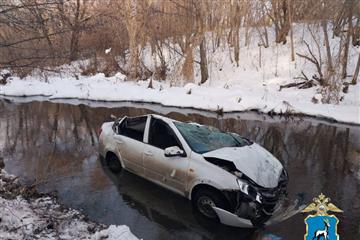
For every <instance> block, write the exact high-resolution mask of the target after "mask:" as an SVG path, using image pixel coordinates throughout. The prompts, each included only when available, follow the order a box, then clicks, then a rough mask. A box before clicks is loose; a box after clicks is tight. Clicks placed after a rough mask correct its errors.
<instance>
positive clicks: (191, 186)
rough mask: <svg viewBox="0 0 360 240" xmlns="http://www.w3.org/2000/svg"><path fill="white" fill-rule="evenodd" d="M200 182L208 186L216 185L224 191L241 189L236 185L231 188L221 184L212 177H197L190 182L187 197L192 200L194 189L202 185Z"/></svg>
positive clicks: (215, 186)
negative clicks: (211, 178)
mask: <svg viewBox="0 0 360 240" xmlns="http://www.w3.org/2000/svg"><path fill="white" fill-rule="evenodd" d="M234 182H235V183H236V181H235V180H234ZM200 184H204V185H208V186H211V187H214V188H216V189H218V190H219V191H224V190H239V187H236V186H235V185H234V187H233V188H229V186H226V187H225V186H221V185H220V184H219V183H217V182H214V181H212V180H210V179H195V180H193V181H192V182H190V183H189V188H188V189H189V193H188V195H187V198H188V199H189V200H191V196H192V193H193V190H194V188H195V187H196V186H197V185H200Z"/></svg>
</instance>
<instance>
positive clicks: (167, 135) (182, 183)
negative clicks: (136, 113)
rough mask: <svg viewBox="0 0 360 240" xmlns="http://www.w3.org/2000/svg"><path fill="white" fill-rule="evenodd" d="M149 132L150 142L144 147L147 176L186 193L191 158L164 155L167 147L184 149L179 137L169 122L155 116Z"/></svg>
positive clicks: (151, 119) (148, 140) (174, 189)
mask: <svg viewBox="0 0 360 240" xmlns="http://www.w3.org/2000/svg"><path fill="white" fill-rule="evenodd" d="M148 133H149V135H148V139H147V143H148V144H145V147H144V168H145V176H146V177H147V178H150V179H151V180H153V181H156V182H158V183H159V184H160V185H162V186H164V187H167V188H169V189H171V190H173V191H175V192H178V193H180V194H182V195H184V192H185V187H186V177H187V171H188V166H189V158H188V157H181V156H173V157H166V156H165V155H164V153H165V151H164V150H165V148H167V147H173V146H178V147H179V148H180V149H183V147H182V145H181V143H180V141H179V139H178V138H177V136H176V134H175V133H174V131H173V130H172V129H171V128H170V126H169V125H168V124H167V123H165V122H164V121H163V120H161V119H157V118H154V117H150V124H149V129H148ZM183 150H184V149H183Z"/></svg>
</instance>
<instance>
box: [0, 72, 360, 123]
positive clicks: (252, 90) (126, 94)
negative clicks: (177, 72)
mask: <svg viewBox="0 0 360 240" xmlns="http://www.w3.org/2000/svg"><path fill="white" fill-rule="evenodd" d="M123 79H124V76H122V75H120V74H118V75H116V76H114V77H110V78H106V77H105V76H104V75H103V74H97V75H95V76H91V77H83V78H80V80H75V79H72V78H60V77H54V78H51V79H49V80H48V82H44V81H41V80H39V79H33V78H27V79H23V80H22V79H18V78H13V79H12V80H10V83H8V84H7V85H5V86H0V94H1V95H8V96H37V95H43V96H47V97H48V98H49V99H63V98H74V99H86V100H100V101H140V102H152V103H160V104H162V105H164V106H175V107H192V108H197V109H204V110H212V111H216V110H219V109H222V110H223V111H224V112H232V111H247V110H258V111H260V112H264V113H269V112H274V113H292V114H294V113H299V114H306V115H312V116H321V117H326V118H331V119H335V120H337V121H340V122H347V123H355V124H360V95H359V93H360V84H358V85H356V86H353V85H350V87H349V92H348V93H347V94H345V95H344V100H343V101H342V102H340V104H338V105H333V104H322V103H321V102H320V101H319V103H317V104H315V103H313V102H312V101H311V100H312V98H313V97H314V96H315V98H316V97H318V95H319V94H318V93H317V92H316V88H310V89H296V88H289V89H283V90H281V91H279V82H278V81H276V80H274V81H272V80H268V81H266V82H264V84H263V83H261V84H257V85H255V84H254V85H251V84H246V83H244V84H238V85H232V86H227V85H226V86H225V87H224V86H217V87H215V86H198V85H195V84H187V85H185V86H184V87H170V86H169V85H168V84H166V83H162V82H154V89H150V88H147V86H148V82H147V81H141V82H136V83H135V82H124V81H123Z"/></svg>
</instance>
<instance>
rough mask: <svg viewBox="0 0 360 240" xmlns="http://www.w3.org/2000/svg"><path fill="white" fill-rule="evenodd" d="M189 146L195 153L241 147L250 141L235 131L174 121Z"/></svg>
mask: <svg viewBox="0 0 360 240" xmlns="http://www.w3.org/2000/svg"><path fill="white" fill-rule="evenodd" d="M174 124H175V126H176V128H177V129H178V130H179V131H180V133H181V135H182V136H183V137H184V138H185V141H186V142H187V143H188V144H189V146H190V148H191V149H192V150H193V151H194V152H197V153H206V152H210V151H213V150H216V149H219V148H223V147H242V146H245V145H250V144H251V142H250V141H248V140H247V139H245V138H242V137H241V136H240V135H238V134H235V133H226V132H221V131H220V130H219V129H217V128H214V127H210V126H204V125H200V124H195V123H182V122H174Z"/></svg>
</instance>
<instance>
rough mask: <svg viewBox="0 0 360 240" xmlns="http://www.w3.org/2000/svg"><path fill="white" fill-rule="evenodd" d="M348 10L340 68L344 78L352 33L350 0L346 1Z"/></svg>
mask: <svg viewBox="0 0 360 240" xmlns="http://www.w3.org/2000/svg"><path fill="white" fill-rule="evenodd" d="M347 10H348V30H347V33H346V40H345V48H344V55H343V60H342V70H341V77H342V78H343V79H344V78H346V75H347V71H346V69H347V64H348V58H349V45H350V37H351V34H352V1H350V2H349V3H348V6H347Z"/></svg>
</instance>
